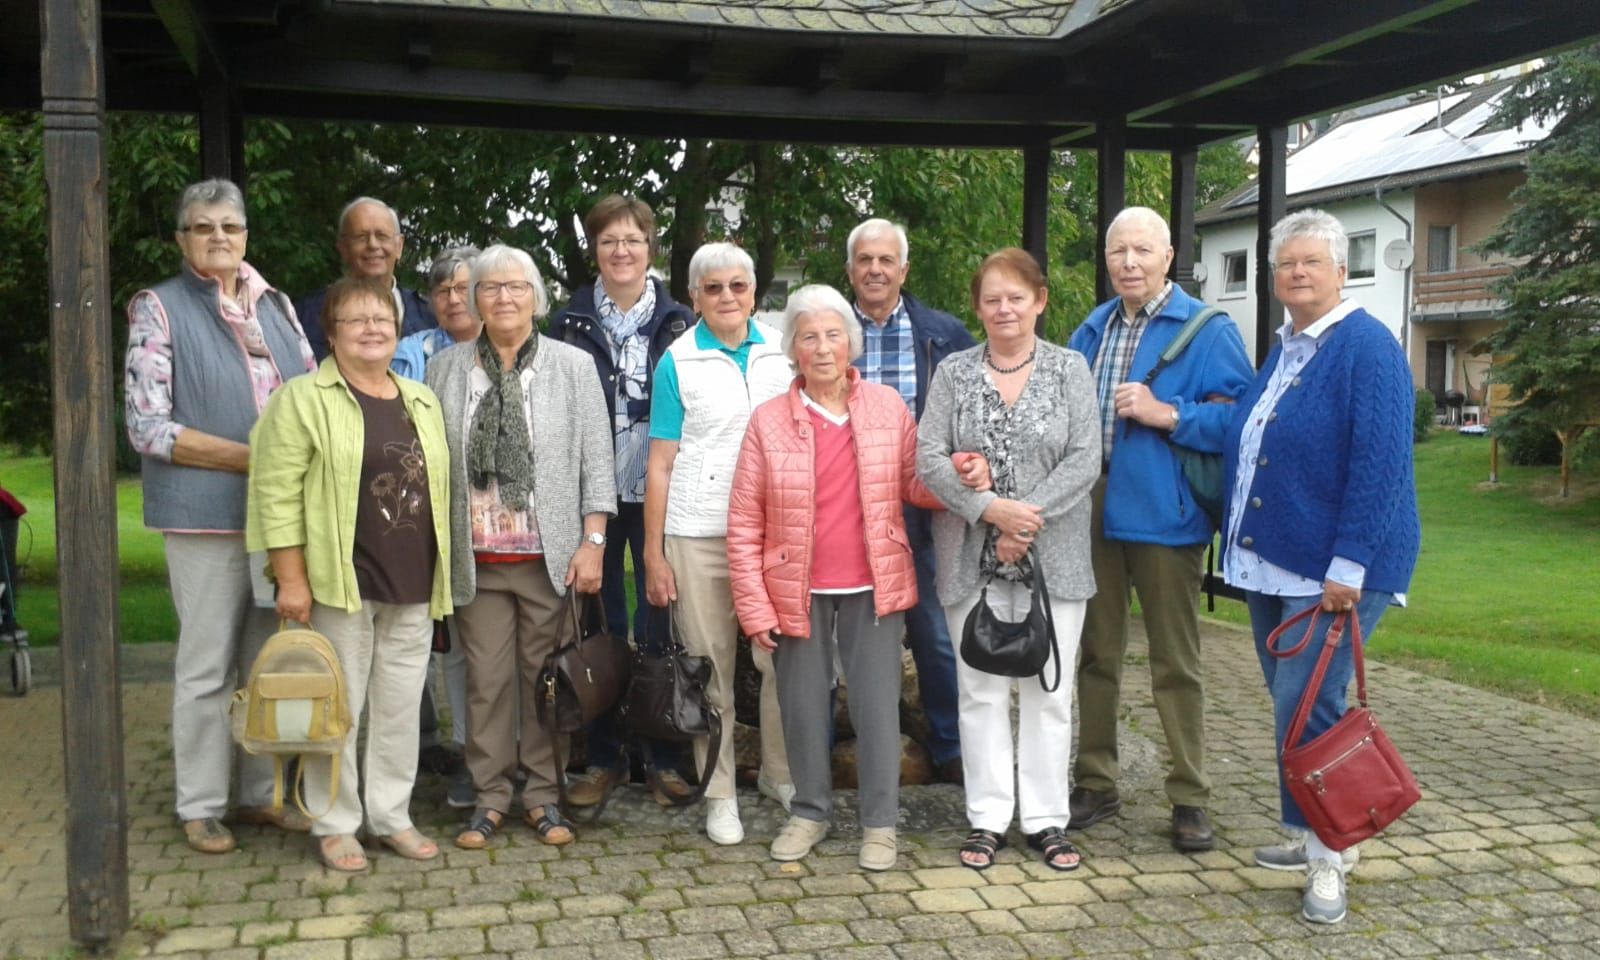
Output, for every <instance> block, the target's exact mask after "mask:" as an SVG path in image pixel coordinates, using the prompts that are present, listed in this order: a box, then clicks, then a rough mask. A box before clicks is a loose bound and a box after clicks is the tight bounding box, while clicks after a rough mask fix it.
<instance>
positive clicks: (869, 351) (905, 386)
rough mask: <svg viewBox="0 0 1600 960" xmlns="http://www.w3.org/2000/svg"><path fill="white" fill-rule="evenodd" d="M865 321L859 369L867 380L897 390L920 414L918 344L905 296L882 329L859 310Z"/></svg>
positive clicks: (861, 319)
mask: <svg viewBox="0 0 1600 960" xmlns="http://www.w3.org/2000/svg"><path fill="white" fill-rule="evenodd" d="M856 319H858V320H860V321H861V340H862V344H861V346H862V350H861V356H859V357H857V358H856V362H855V366H856V369H857V370H860V371H861V377H862V379H864V380H870V381H872V382H873V383H881V384H883V385H884V386H886V387H893V388H894V389H895V390H896V391H897V392H898V393H899V394H900V399H902V400H904V401H905V402H906V407H907V408H908V409H910V410H911V412H912V413H916V411H917V341H916V336H915V334H914V333H913V332H912V330H911V315H910V314H909V313H908V312H907V311H906V301H905V298H904V297H902V298H901V299H900V300H899V301H898V302H897V303H896V304H895V305H894V309H893V310H891V311H889V319H887V320H885V321H884V322H883V325H882V326H879V325H878V324H876V323H874V322H873V321H872V318H871V317H869V316H867V315H866V314H864V313H862V312H861V308H860V307H857V308H856Z"/></svg>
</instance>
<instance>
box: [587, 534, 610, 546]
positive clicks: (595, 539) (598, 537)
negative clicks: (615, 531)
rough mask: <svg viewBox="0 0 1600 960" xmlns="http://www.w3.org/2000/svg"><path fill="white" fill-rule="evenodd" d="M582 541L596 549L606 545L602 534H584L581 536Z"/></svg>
mask: <svg viewBox="0 0 1600 960" xmlns="http://www.w3.org/2000/svg"><path fill="white" fill-rule="evenodd" d="M583 539H584V541H585V542H588V543H592V544H594V545H595V546H597V547H603V546H605V545H606V535H605V534H603V533H586V534H584V535H583Z"/></svg>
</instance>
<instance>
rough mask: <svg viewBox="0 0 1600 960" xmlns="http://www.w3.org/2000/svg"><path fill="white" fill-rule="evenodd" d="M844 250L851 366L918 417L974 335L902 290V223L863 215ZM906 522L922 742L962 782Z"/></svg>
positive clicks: (936, 610)
mask: <svg viewBox="0 0 1600 960" xmlns="http://www.w3.org/2000/svg"><path fill="white" fill-rule="evenodd" d="M845 249H846V253H847V263H846V269H847V270H848V271H849V274H850V287H851V289H853V290H854V291H855V309H856V318H857V319H858V320H860V322H861V330H862V345H863V347H864V349H863V351H862V354H861V357H860V359H858V360H856V362H855V365H856V367H857V368H858V369H860V371H861V376H862V378H863V379H866V380H871V381H873V382H874V383H881V384H883V385H885V386H888V387H893V388H894V389H896V390H898V391H899V392H900V397H901V399H903V400H905V402H906V406H907V407H908V408H909V409H910V410H911V412H912V414H913V415H914V416H917V417H921V416H922V405H923V402H924V401H925V400H926V399H927V396H928V384H929V383H930V382H931V381H932V380H933V371H934V368H935V367H937V366H938V365H939V361H941V360H943V359H944V358H945V357H947V356H949V355H950V354H952V353H954V352H956V351H957V350H965V349H966V348H967V347H970V346H973V345H974V343H975V341H974V340H973V339H972V334H970V333H968V332H967V328H966V327H964V326H962V325H961V321H959V320H957V319H956V318H955V317H952V316H951V315H950V314H948V313H944V312H943V311H940V310H934V309H932V308H931V307H928V306H926V305H924V304H923V303H922V302H921V301H919V300H917V298H915V297H913V296H912V295H911V294H909V293H906V292H905V291H904V290H903V289H902V287H903V285H904V284H905V282H906V274H907V273H908V272H909V270H910V267H911V263H910V261H909V259H908V252H909V251H908V244H907V242H906V232H905V228H903V227H901V226H900V225H899V224H897V223H890V222H889V221H888V220H879V219H873V220H867V221H866V222H864V223H862V224H860V225H859V226H857V227H856V228H855V229H854V230H852V231H850V238H849V240H848V241H846V245H845ZM905 520H906V537H907V539H908V540H909V541H910V543H911V553H912V555H913V556H914V557H915V558H916V563H917V605H916V606H915V607H913V608H911V609H910V610H908V611H906V643H907V645H908V646H910V647H911V656H912V659H913V660H915V661H916V664H917V687H918V690H919V692H920V694H921V699H922V712H923V714H924V716H925V717H926V718H927V721H928V742H927V744H926V746H927V748H928V753H929V758H930V759H931V760H932V761H933V765H934V772H935V775H936V776H937V777H938V778H939V779H940V780H943V781H946V782H950V783H960V782H961V781H962V774H961V734H960V730H959V728H958V726H957V706H958V705H957V701H956V655H955V648H954V647H953V646H952V645H951V643H950V631H949V628H947V627H946V626H945V620H944V609H943V608H942V607H941V606H940V604H939V594H938V591H936V590H935V589H934V586H933V572H934V570H933V534H932V527H931V524H930V521H929V514H928V511H926V510H923V509H920V508H918V507H913V506H910V505H909V504H908V505H907V506H906V508H905Z"/></svg>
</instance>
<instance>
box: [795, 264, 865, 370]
mask: <svg viewBox="0 0 1600 960" xmlns="http://www.w3.org/2000/svg"><path fill="white" fill-rule="evenodd" d="M819 313H832V314H837V315H838V317H839V322H840V323H842V324H844V335H845V336H846V337H848V338H849V340H850V359H851V360H854V359H856V358H857V357H859V356H861V351H862V350H863V349H865V347H864V346H863V344H862V342H861V322H860V321H859V320H857V319H856V312H855V310H853V309H851V307H850V301H848V300H846V299H845V298H844V294H842V293H840V292H839V291H837V290H835V289H834V288H832V287H830V286H828V285H827V284H825V283H812V284H808V285H806V286H804V287H801V288H800V289H798V290H796V291H795V292H794V293H791V294H789V302H788V303H786V304H784V305H783V339H782V341H781V344H782V349H783V355H784V356H786V357H788V358H789V360H790V361H791V362H793V361H794V337H795V328H796V327H798V326H799V325H800V318H801V317H808V316H813V315H815V314H819Z"/></svg>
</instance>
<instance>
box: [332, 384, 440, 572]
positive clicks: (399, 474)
mask: <svg viewBox="0 0 1600 960" xmlns="http://www.w3.org/2000/svg"><path fill="white" fill-rule="evenodd" d="M350 392H351V393H353V394H355V398H356V402H357V403H359V404H360V405H361V415H362V418H363V419H364V421H365V423H366V442H365V444H364V447H363V450H362V456H361V488H360V491H359V495H358V496H357V497H356V543H355V550H354V560H355V568H356V584H357V586H359V587H360V589H361V599H362V600H368V601H377V602H378V603H427V602H428V601H429V599H430V598H431V597H432V595H433V565H434V560H435V557H436V556H437V547H438V544H437V543H436V542H435V540H434V536H433V506H432V503H431V501H430V500H429V498H428V470H427V463H426V461H424V460H423V457H422V442H421V441H420V440H418V439H417V430H416V428H415V427H414V426H412V424H411V419H410V418H409V417H407V416H406V407H405V401H404V400H402V399H400V398H399V397H395V398H394V399H393V400H380V399H378V398H377V397H369V396H367V395H366V394H364V393H362V392H361V391H359V390H356V389H355V388H353V387H352V388H351V391H350Z"/></svg>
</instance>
